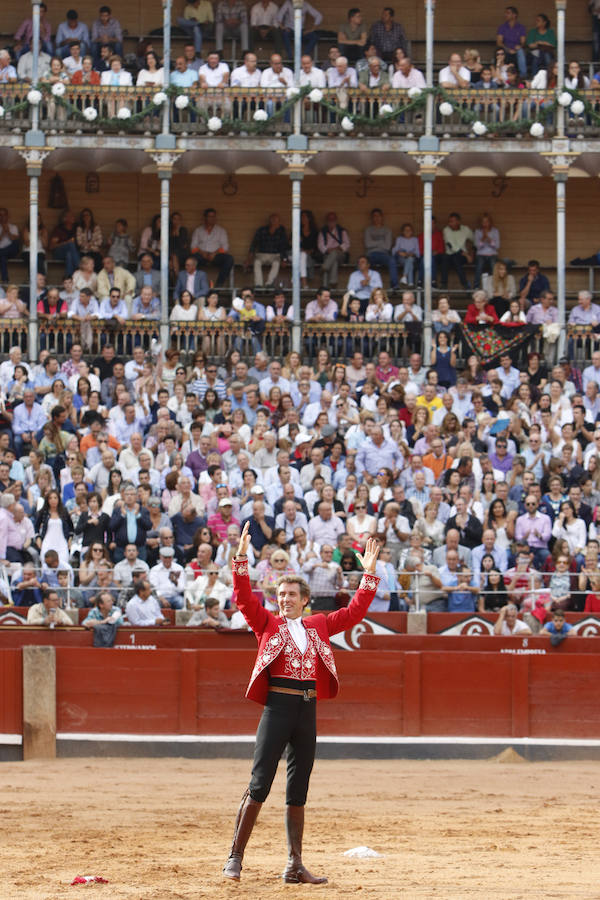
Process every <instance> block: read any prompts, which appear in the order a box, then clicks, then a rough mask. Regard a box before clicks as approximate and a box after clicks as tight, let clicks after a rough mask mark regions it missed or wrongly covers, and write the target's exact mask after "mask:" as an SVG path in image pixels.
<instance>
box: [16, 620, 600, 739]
mask: <svg viewBox="0 0 600 900" xmlns="http://www.w3.org/2000/svg"><path fill="white" fill-rule="evenodd" d="M380 640H385V641H386V642H390V643H391V641H396V642H398V643H399V642H401V643H402V644H404V645H405V646H406V645H407V643H408V641H409V640H411V639H409V638H407V637H398V638H395V639H389V638H380ZM412 640H413V642H414V643H413V646H415V647H417V646H418V642H419V641H420V642H422V643H424V642H427V641H431V640H432V638H431V637H429V638H428V637H427V636H424V637H422V638H417V637H415V638H413V639H412ZM448 640H449V641H454V640H455V639H452V638H449V639H448ZM460 640H461V641H462V642H463V643H464V642H466V641H469V642H470V643H471V644H475V645H477V644H479V640H477V641H474V639H472V638H471V639H469V638H467V639H465V638H462V639H460ZM480 640H481V642H482V644H481V645H480V646H482V645H483V643H486V644H487V643H488V642H489V641H492V640H493V639H489V638H481V639H480ZM375 641H376V638H375V637H371V638H369V642H375ZM495 641H497V642H498V643H497V644H496V648H497V649H496V650H495V651H494V650H491V649H487V648H486V649H482V650H475V649H474V650H472V652H469V653H461V652H457V651H456V649H453V650H450V649H448V650H441V651H440V650H435V651H434V650H429V649H419V650H416V649H415V650H406V649H403V650H395V651H394V650H389V651H384V652H382V651H381V649H379V648H378V649H372V650H369V649H364V650H362V651H361V652H360V653H337V655H336V656H337V662H338V669H339V673H340V679H341V685H342V687H341V691H340V694H339V696H338V698H337V699H336V700H333V701H323V702H322V703H320V704H319V709H318V716H319V723H320V724H319V733H320V734H321V735H323V736H325V735H331V736H342V735H357V736H360V735H364V736H375V737H381V736H402V735H404V736H418V735H425V736H427V735H431V736H433V735H436V736H472V737H499V738H506V737H511V736H514V737H528V736H530V737H548V738H553V737H556V738H570V737H571V738H600V704H599V703H598V700H597V685H598V683H599V680H600V657H599V656H598V655H597V654H596V653H590V652H581V653H579V652H573V651H574V650H576V648H577V647H583V645H584V644H592V643H595V639H585V638H578V639H573V641H572V643H569V641H567V642H565V643H563V644H562V645H561V647H560V648H558V649H557V650H550V648H548V652H547V653H546V655H524V654H522V653H520V652H518V651H519V649H521V642H520V641H519V640H517V639H512V641H511V640H506V641H504V640H503V639H501V638H496V639H495ZM529 641H530V644H529V646H528V648H527V649H529V650H534V651H535V649H536V648H537V647H538V646H540V645H541V644H542V643H543V639H542V638H537V639H536V638H534V639H531V638H530V639H529ZM437 645H438V646H439V645H440V639H438V640H437ZM396 646H397V644H396ZM502 649H504V650H506V649H509V650H511V649H512V650H516V651H517V652H498V650H502ZM21 655H22V654H21V651H20V650H0V678H1V682H0V683H1V684H2V690H1V691H0V733H8V734H19V733H21V727H22V705H21V695H22V675H21V669H22V663H21ZM56 655H57V706H58V709H57V720H58V731H59V732H69V733H79V734H81V733H93V734H110V733H123V734H214V735H235V734H252V733H253V732H254V730H255V728H256V724H257V721H258V717H259V715H260V711H261V708H260V706H258V705H257V704H255V703H252V702H250V701H248V700H246V699H244V690H245V686H246V683H247V679H248V676H249V673H250V671H251V668H252V664H253V661H254V656H255V653H254V651H253V650H229V651H227V652H223V651H222V650H218V649H209V650H206V649H205V650H174V649H173V650H155V651H143V650H142V651H138V652H131V651H127V650H93V649H91V650H90V649H76V648H67V647H58V648H57V651H56Z"/></svg>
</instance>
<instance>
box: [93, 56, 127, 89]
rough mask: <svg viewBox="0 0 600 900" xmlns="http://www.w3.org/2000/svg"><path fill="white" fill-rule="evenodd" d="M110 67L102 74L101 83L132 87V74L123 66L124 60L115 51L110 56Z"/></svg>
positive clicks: (109, 85) (111, 85)
mask: <svg viewBox="0 0 600 900" xmlns="http://www.w3.org/2000/svg"><path fill="white" fill-rule="evenodd" d="M108 64H109V66H110V68H109V69H107V70H105V71H104V72H102V73H101V75H100V84H102V85H104V86H105V87H131V86H132V84H133V81H132V78H131V74H130V73H129V72H126V71H125V69H124V68H123V61H122V59H121V57H120V56H118V54H116V53H114V54H113V55H112V56H110V57H109V58H108Z"/></svg>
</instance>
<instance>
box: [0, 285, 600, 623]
mask: <svg viewBox="0 0 600 900" xmlns="http://www.w3.org/2000/svg"><path fill="white" fill-rule="evenodd" d="M148 271H149V273H150V274H151V273H152V268H151V267H150V269H149V270H148ZM93 274H94V273H93V267H92V268H91V270H90V276H91V275H93ZM531 274H535V273H531ZM143 293H144V288H142V294H143ZM482 293H483V292H476V293H475V300H474V303H473V306H472V307H470V308H469V315H470V316H472V317H477V316H483V317H485V316H492V317H493V315H495V308H494V306H492V305H491V304H489V303H487V302H486V296H485V294H484V293H483V296H482V297H481V294H482ZM57 294H58V292H57ZM409 294H410V292H406V294H405V296H404V297H403V299H402V303H403V305H406V303H407V301H409V300H410V299H411V297H410V296H408V295H409ZM478 295H479V296H478ZM149 297H150V299H152V291H150V292H149ZM327 297H328V295H327V292H326V291H324V290H322V291H319V294H318V298H317V300H316V301H314V303H315V308H316V309H317V310H318V309H322V310H325V309H326V307H327V306H328V305H329V303H330V302H332V301H331V300H330V298H328V299H327ZM88 299H89V297H88ZM325 299H327V303H326V304H324V303H323V301H324V300H325ZM590 299H591V298H590V297H589V295H587V294H585V293H583V294H582V295H581V296H580V300H579V303H578V305H577V307H575V310H574V311H575V312H577V314H578V315H581V316H583V317H584V318H586V317H589V318H590V321H592V320H593V321H595V322H596V323H598V322H599V321H600V309H599V308H598V307H597V306H595V305H594V304H591V303H590ZM412 300H413V301H414V297H413V298H412ZM48 302H50V301H48ZM58 302H62V301H61V300H60V297H59V298H58ZM76 302H81V301H80V300H77V301H76ZM102 302H103V303H104V302H105V301H104V300H103V301H102ZM141 302H142V303H143V302H145V301H144V300H143V298H142V301H141ZM540 303H541V301H540V300H539V298H534V302H533V304H532V306H531V309H536V308H538V307H539V306H540ZM409 306H411V307H412V308H413V309H414V302H413V303H409ZM251 307H252V308H253V309H255V310H256V308H257V304H256V301H255V300H254V299H253V295H252V291H249V300H248V302H246V300H244V302H243V306H242V308H241V309H240V311H239V315H240V316H242V315H243V310H250V308H251ZM267 309H270V310H271V314H272V316H276V315H279V314H282V313H279V312H278V311H277V306H276V305H275V304H274V305H271V306H267ZM317 315H320V313H318V312H317ZM435 327H436V333H437V339H436V342H435V347H434V350H433V352H432V359H431V360H430V361H429V362H430V365H425V364H424V360H423V359H422V357H421V355H420V354H419V353H418V352H413V353H412V354H411V355H410V359H409V364H408V365H407V366H404V365H397V364H396V361H395V360H394V359H392V358H391V357H390V355H389V354H388V353H387V352H380V353H379V354H378V356H377V357H376V359H374V360H371V358H369V357H368V356H367V357H365V356H364V355H363V354H362V353H360V352H356V353H354V354H353V355H352V357H351V358H350V359H348V360H347V361H346V363H344V364H341V363H339V362H335V361H332V359H331V357H330V355H329V352H328V350H327V348H326V347H325V346H324V345H323V346H322V347H321V349H320V350H319V352H318V356H317V360H316V364H315V366H314V367H310V366H308V365H306V364H304V363H303V360H302V358H301V356H300V354H298V353H296V352H291V353H289V354H288V355H287V356H286V358H285V359H284V360H283V361H281V360H279V359H270V358H269V357H268V356H267V354H266V353H265V352H264V351H262V350H259V351H257V353H256V354H255V356H254V358H253V361H252V364H251V365H249V364H248V363H247V362H245V361H244V360H243V359H242V358H241V356H240V354H239V352H237V351H236V350H233V351H232V352H231V353H229V354H228V355H227V357H226V358H225V360H224V362H223V364H222V365H219V364H218V363H217V362H216V361H215V360H214V359H213V358H211V357H210V356H208V357H207V356H206V355H205V354H204V353H203V352H202V350H197V351H196V353H195V354H194V356H193V359H191V358H190V359H189V360H188V361H187V362H184V361H183V360H182V359H181V357H180V354H179V352H178V351H177V350H176V349H173V348H169V349H167V350H166V351H165V352H164V353H163V352H162V348H160V347H158V348H154V353H146V352H145V351H144V349H143V347H142V346H139V345H138V346H134V347H133V350H132V354H131V358H128V359H124V358H119V357H118V356H117V355H116V353H115V348H114V346H113V344H111V343H110V342H109V341H107V342H106V343H105V344H104V345H103V347H102V350H101V353H100V354H99V355H97V356H93V355H92V354H90V353H89V352H88V351H86V349H85V348H84V346H82V344H81V343H79V342H75V343H73V344H72V346H71V348H70V351H69V354H68V356H67V357H66V359H65V360H64V361H63V362H62V363H61V361H60V360H59V359H57V358H56V357H55V356H54V355H52V354H51V353H49V352H48V351H47V350H42V351H41V352H40V354H39V356H38V358H37V359H35V358H33V356H30V357H29V359H27V358H25V356H24V354H23V353H22V351H21V349H20V348H19V347H13V348H11V350H10V352H9V353H8V354H7V357H6V358H5V359H4V361H3V362H2V363H1V364H0V390H1V395H2V404H1V408H0V564H1V565H2V566H3V567H4V571H5V572H6V573H7V575H9V576H10V580H11V583H10V591H9V590H8V589H7V588H6V587H5V588H4V589H3V590H4V594H5V596H6V598H7V600H8V597H9V595H10V596H12V602H13V603H14V604H16V605H19V606H30V607H31V609H30V617H31V621H33V622H40V623H45V624H55V625H56V624H61V623H62V622H64V618H63V617H62V616H61V613H62V612H63V607H64V606H77V607H80V608H84V607H90V608H93V610H94V612H93V614H92V619H91V620H90V623H88V624H91V622H92V621H96V622H105V621H108V620H109V619H110V620H111V621H112V620H113V619H114V620H115V621H120V620H121V616H122V614H123V613H125V614H126V615H127V616H128V619H129V621H130V622H131V623H132V624H139V625H146V624H148V625H150V624H155V623H157V622H158V623H160V622H163V621H165V618H166V617H165V614H164V613H165V610H166V609H183V608H184V607H186V608H187V609H189V610H191V611H192V612H193V613H194V616H193V618H192V620H191V622H192V624H194V625H195V624H198V625H201V626H208V627H220V626H222V627H229V618H228V616H227V615H226V614H225V615H224V611H225V610H226V609H227V608H228V607H230V605H231V602H232V589H231V576H230V571H231V568H230V562H231V559H232V556H233V554H234V553H235V551H236V548H237V543H238V540H239V535H240V528H241V527H242V526H243V524H244V523H245V522H249V524H250V534H251V552H250V557H251V560H250V561H251V577H252V580H253V582H254V584H255V589H256V590H257V591H258V592H260V594H261V595H262V597H263V599H264V603H265V605H266V606H268V607H269V608H273V606H274V600H273V598H274V585H275V582H276V580H277V578H278V577H280V575H281V574H283V573H285V572H289V571H293V572H296V573H301V574H303V575H304V576H305V577H306V579H307V580H308V582H309V584H310V586H311V590H312V596H313V605H314V607H315V608H319V607H321V608H332V607H335V606H336V605H339V604H343V603H345V602H347V600H348V598H349V596H350V595H351V593H352V591H353V589H354V588H355V587H356V584H357V583H358V578H359V574H360V563H359V560H358V557H357V553H360V552H361V551H362V549H363V548H364V546H365V542H366V541H367V539H368V538H369V537H371V536H377V537H378V538H379V540H380V541H381V544H382V552H381V555H380V560H379V562H378V564H377V565H378V568H377V573H378V574H379V575H381V577H382V581H381V585H380V588H379V591H378V593H377V596H376V597H375V599H374V601H373V604H372V606H371V610H372V611H386V610H394V609H409V610H410V609H417V608H420V609H428V610H435V609H447V610H450V611H460V612H468V611H475V610H480V611H485V610H499V609H501V608H503V607H504V606H506V604H508V603H510V604H512V605H514V606H516V607H517V608H518V609H519V610H520V611H521V612H522V613H525V614H526V618H527V627H529V628H532V629H535V628H537V627H539V625H540V622H543V621H544V619H545V618H546V616H547V615H548V612H549V611H552V610H556V609H560V610H582V609H583V608H584V607H585V609H589V610H593V611H596V610H597V609H598V608H600V570H599V565H598V551H599V537H600V535H599V533H598V528H599V525H598V519H597V517H598V512H599V510H600V425H599V424H598V422H599V421H600V396H599V390H600V352H595V353H594V354H593V355H592V358H591V363H590V365H589V366H586V367H584V368H583V371H581V370H579V369H577V368H576V367H574V366H573V365H572V364H571V363H570V361H569V359H568V358H567V357H565V358H561V359H560V360H559V361H558V363H557V364H556V365H554V366H548V365H547V364H546V361H545V360H544V359H542V358H540V355H539V354H538V353H535V352H532V353H531V354H530V355H529V359H528V363H527V365H526V366H524V367H522V368H521V369H518V368H516V367H515V366H514V365H513V360H512V359H511V355H510V352H505V353H503V354H502V355H501V357H500V360H499V365H497V367H495V368H491V369H488V370H484V369H483V368H482V367H481V365H480V364H479V361H478V359H477V357H471V358H470V359H469V360H468V364H467V367H466V368H465V369H464V371H462V372H458V373H457V371H456V368H455V364H456V360H455V357H453V354H454V347H453V346H452V345H451V344H450V342H449V341H450V340H451V336H452V333H453V329H454V317H453V316H452V310H451V308H450V305H449V302H448V298H447V297H444V298H442V300H440V303H439V309H438V310H437V315H436V316H435ZM52 609H54V610H56V611H55V612H51V610H52ZM511 615H512V613H511ZM504 618H506V619H507V620H508V622H510V621H511V616H509V615H508V613H506V614H503V621H504ZM233 624H234V627H235V625H236V624H237V623H236V620H235V619H233ZM507 627H508V625H507Z"/></svg>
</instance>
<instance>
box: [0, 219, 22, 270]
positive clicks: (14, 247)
mask: <svg viewBox="0 0 600 900" xmlns="http://www.w3.org/2000/svg"><path fill="white" fill-rule="evenodd" d="M19 242H20V234H19V228H18V226H17V225H14V224H13V223H12V222H10V221H9V214H8V210H7V209H6V207H5V206H3V207H0V281H5V282H6V281H8V260H9V259H13V258H14V257H15V256H17V255H18V253H19Z"/></svg>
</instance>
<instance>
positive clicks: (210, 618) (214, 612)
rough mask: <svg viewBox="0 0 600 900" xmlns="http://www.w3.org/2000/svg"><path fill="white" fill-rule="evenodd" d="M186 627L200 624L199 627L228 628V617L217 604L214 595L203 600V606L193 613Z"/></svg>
mask: <svg viewBox="0 0 600 900" xmlns="http://www.w3.org/2000/svg"><path fill="white" fill-rule="evenodd" d="M187 625H188V627H192V628H193V627H195V626H200V628H230V623H229V619H228V618H227V616H226V615H225V613H224V612H223V611H222V610H221V608H220V606H219V601H218V599H217V598H216V597H208V598H207V599H206V600H205V601H204V608H203V609H198V610H197V611H196V612H195V613H193V614H192V615H191V616H190V618H189V620H188V622H187Z"/></svg>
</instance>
